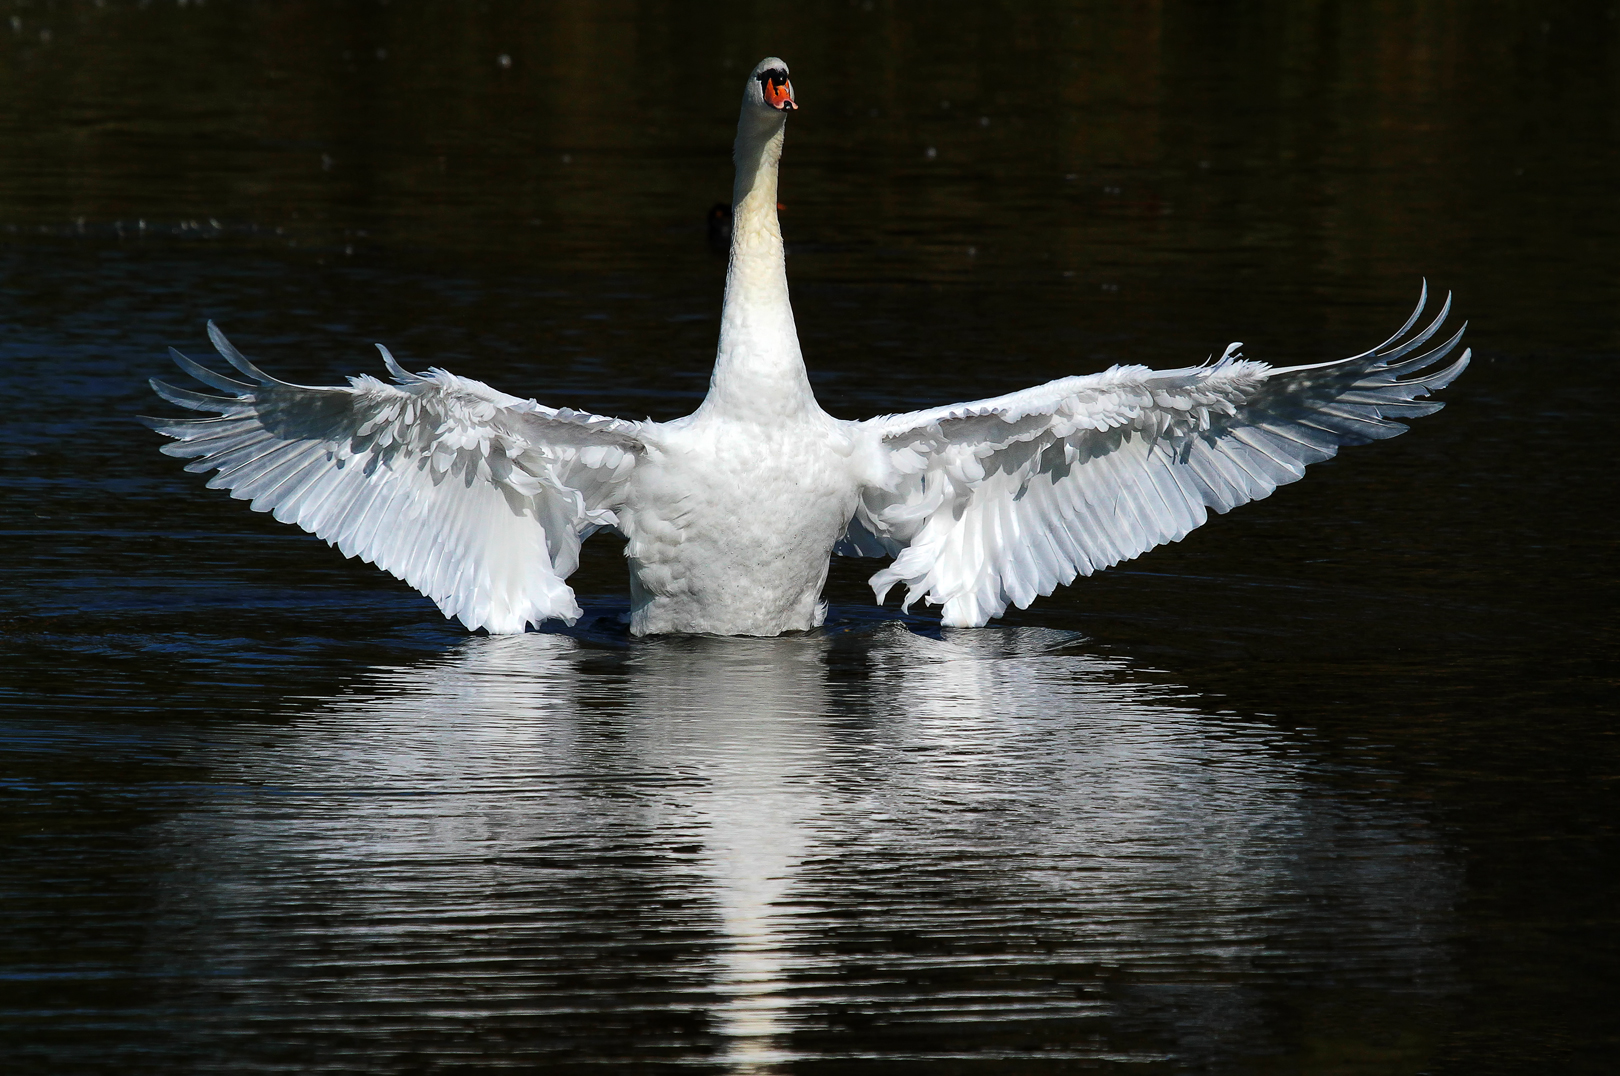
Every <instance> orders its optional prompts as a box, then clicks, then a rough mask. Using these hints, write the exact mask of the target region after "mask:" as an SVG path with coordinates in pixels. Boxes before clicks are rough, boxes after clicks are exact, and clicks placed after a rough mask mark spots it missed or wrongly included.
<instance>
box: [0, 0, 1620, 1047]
mask: <svg viewBox="0 0 1620 1076" xmlns="http://www.w3.org/2000/svg"><path fill="white" fill-rule="evenodd" d="M0 17H3V18H4V20H6V21H4V22H0V391H3V393H4V399H5V401H6V407H5V412H4V417H3V418H0V424H3V431H4V438H3V441H0V461H3V462H0V489H3V498H0V551H3V556H0V705H3V708H4V716H3V718H0V805H3V807H0V1058H3V1060H4V1064H5V1067H6V1069H7V1071H8V1072H9V1071H17V1072H25V1071H53V1072H91V1071H106V1072H118V1073H130V1072H157V1073H172V1072H185V1071H225V1070H229V1071H296V1072H312V1071H322V1072H343V1071H356V1072H358V1071H367V1072H430V1071H432V1072H439V1071H478V1070H483V1069H498V1068H524V1067H530V1068H533V1067H540V1068H543V1069H544V1070H546V1071H570V1070H572V1069H574V1068H579V1069H585V1068H593V1069H598V1070H600V1069H603V1068H607V1069H611V1070H614V1071H619V1070H623V1071H632V1070H639V1069H645V1070H653V1069H657V1068H660V1067H664V1066H668V1067H681V1068H683V1069H689V1070H698V1071H711V1070H712V1071H733V1072H764V1071H782V1072H790V1071H791V1072H804V1073H810V1072H841V1071H857V1070H859V1071H881V1072H886V1073H887V1072H897V1073H900V1072H917V1073H957V1072H959V1073H979V1072H1006V1073H1014V1072H1016V1073H1034V1072H1067V1071H1131V1072H1138V1071H1142V1072H1182V1071H1188V1072H1199V1071H1208V1072H1275V1073H1295V1072H1298V1073H1420V1072H1433V1073H1457V1074H1470V1076H1472V1074H1479V1073H1509V1072H1512V1073H1519V1072H1525V1073H1547V1072H1593V1073H1596V1072H1607V1071H1612V1066H1613V1064H1614V1061H1613V1058H1614V1056H1615V1053H1616V1049H1617V1047H1620V1041H1617V1040H1620V1032H1617V1028H1620V1021H1617V1020H1616V1019H1615V1017H1614V1012H1615V1010H1616V1005H1617V1002H1620V994H1617V992H1616V989H1615V981H1616V980H1615V969H1616V966H1617V961H1620V944H1617V931H1616V918H1617V912H1616V908H1617V907H1620V885H1617V883H1616V881H1615V879H1616V877H1620V871H1616V869H1615V868H1616V851H1617V849H1616V839H1615V817H1616V814H1615V811H1616V807H1617V802H1616V791H1617V783H1620V758H1617V754H1620V752H1617V749H1616V736H1615V732H1614V707H1613V693H1612V683H1613V677H1612V668H1611V665H1610V660H1611V659H1610V655H1611V654H1612V653H1613V651H1614V647H1615V641H1616V640H1615V618H1614V616H1613V613H1612V609H1613V605H1614V601H1615V585H1614V581H1613V572H1612V570H1611V564H1612V559H1613V540H1612V537H1611V534H1612V529H1611V528H1612V524H1605V523H1604V522H1603V519H1605V518H1608V515H1609V513H1610V512H1612V507H1611V508H1610V509H1609V510H1607V511H1605V510H1604V508H1603V506H1604V505H1605V504H1609V505H1611V506H1612V504H1613V501H1614V494H1613V483H1612V480H1611V477H1610V475H1611V463H1610V460H1609V456H1610V455H1611V451H1610V448H1609V446H1610V445H1611V444H1612V443H1613V442H1614V439H1615V436H1616V432H1617V431H1616V429H1615V423H1614V420H1613V418H1612V413H1613V412H1612V407H1611V406H1610V405H1609V402H1608V396H1609V395H1610V394H1611V393H1610V391H1609V389H1608V385H1607V381H1608V378H1609V377H1610V375H1611V371H1612V370H1613V369H1614V360H1615V358H1616V356H1617V354H1620V302H1617V300H1620V262H1617V258H1616V254H1615V251H1616V249H1617V245H1616V241H1617V238H1620V236H1617V217H1620V208H1617V206H1620V199H1617V198H1616V197H1615V195H1616V192H1617V191H1620V157H1617V145H1620V137H1617V136H1620V19H1617V10H1616V5H1615V4H1614V3H1613V0H1603V2H1591V3H1582V2H1573V0H1572V2H1553V0H1547V2H1541V3H1532V2H1523V3H1507V2H1504V3H1463V2H1460V0H1453V2H1438V0H1437V2H1425V0H1407V2H1397V0H1377V2H1369V3H1362V4H1340V3H1332V2H1327V0H1322V2H1306V0H1302V2H1298V3H1283V2H1272V3H1265V2H1254V3H1207V4H1205V3H1200V4H1193V3H1155V2H1141V3H1121V4H1104V3H1073V4H1061V3H1017V4H1014V3H1005V4H983V5H968V4H928V5H923V4H904V3H882V2H874V3H867V2H864V0H862V2H856V3H848V2H840V3H813V2H800V3H793V4H778V5H743V4H734V5H724V4H715V5H697V4H656V3H647V4H634V3H620V4H615V3H601V4H590V5H585V4H556V5H520V4H509V3H483V4H416V3H405V2H402V0H396V2H394V3H380V2H370V3H318V4H317V3H226V2H221V0H210V2H208V3H201V2H198V0H192V2H191V3H189V4H185V3H175V2H172V0H154V2H151V3H145V2H142V3H130V2H123V0H108V2H106V3H65V2H55V3H51V2H47V0H33V2H31V3H27V2H16V3H7V4H6V5H5V6H4V9H3V15H0ZM771 53H775V54H778V55H781V56H783V57H784V58H786V59H787V60H788V61H789V62H790V64H791V65H792V68H793V73H794V82H795V86H796V88H797V90H798V93H799V99H800V102H801V104H802V106H803V107H802V110H801V111H800V112H799V113H797V114H795V115H794V117H793V119H792V121H791V124H790V131H789V141H788V153H787V157H786V161H785V165H784V173H783V185H782V198H783V201H784V204H785V207H786V208H785V210H784V212H783V227H784V230H785V232H786V235H787V238H788V242H789V248H790V260H789V274H790V278H791V282H792V286H793V289H794V301H795V307H796V311H797V314H798V321H799V326H800V331H801V335H802V337H803V340H804V345H805V351H806V355H807V357H808V360H809V362H810V365H811V367H812V376H813V378H814V380H815V384H816V387H817V391H818V392H819V393H820V394H821V396H822V398H823V400H824V402H825V404H826V406H827V407H828V408H829V409H830V410H832V411H833V412H834V413H835V414H839V415H844V416H849V417H856V416H862V415H866V414H871V413H876V412H881V411H892V410H899V409H903V408H909V407H914V406H920V405H923V404H929V403H940V402H947V401H952V400H960V399H972V398H976V397H981V396H987V395H991V394H994V393H998V392H1002V391H1005V390H1008V389H1012V388H1016V387H1020V386H1023V385H1026V384H1031V383H1034V382H1038V381H1042V380H1046V379H1048V378H1052V377H1056V376H1060V375H1064V374H1070V373H1080V372H1088V371H1091V370H1095V369H1100V368H1102V367H1105V366H1107V365H1109V364H1111V363H1115V362H1142V363H1148V364H1150V365H1157V366H1167V365H1184V364H1187V363H1188V362H1193V361H1198V360H1200V359H1202V358H1203V357H1204V356H1206V355H1208V354H1210V353H1211V352H1218V351H1219V350H1220V349H1221V348H1222V347H1224V346H1225V344H1226V343H1227V342H1228V341H1230V340H1243V341H1245V343H1246V351H1247V353H1248V354H1249V355H1250V356H1252V357H1255V358H1261V359H1267V360H1272V361H1276V362H1293V361H1312V360H1316V359H1322V358H1329V357H1334V356H1338V355H1342V354H1348V353H1350V352H1352V351H1357V350H1360V349H1361V348H1363V347H1365V346H1368V345H1370V344H1372V343H1374V342H1375V341H1377V340H1379V339H1382V338H1383V336H1384V335H1387V333H1388V332H1389V331H1390V330H1391V329H1393V328H1394V326H1395V325H1397V324H1399V323H1400V321H1401V320H1402V319H1403V318H1404V316H1405V314H1406V312H1407V310H1408V309H1409V307H1410V304H1411V303H1412V301H1413V300H1414V299H1415V297H1416V293H1417V290H1418V286H1419V281H1420V280H1421V279H1422V278H1423V277H1425V276H1426V277H1427V278H1428V279H1429V281H1430V282H1431V285H1432V286H1433V287H1436V288H1438V289H1440V290H1441V291H1444V290H1448V289H1449V290H1454V291H1455V293H1456V296H1457V309H1458V311H1459V313H1460V314H1461V315H1462V316H1463V317H1466V318H1469V319H1471V320H1472V329H1471V330H1470V336H1469V340H1470V342H1471V343H1472V345H1473V346H1474V347H1475V349H1476V359H1475V364H1474V366H1473V368H1472V369H1471V370H1470V371H1469V372H1468V373H1467V374H1466V375H1465V376H1464V377H1463V378H1462V379H1461V380H1460V381H1458V382H1457V383H1456V384H1455V385H1454V386H1452V387H1451V388H1450V389H1449V390H1447V393H1446V398H1447V400H1448V401H1449V403H1450V406H1449V407H1448V408H1447V409H1446V410H1445V411H1444V412H1442V413H1440V414H1439V415H1436V416H1434V417H1432V418H1428V419H1424V420H1422V421H1421V422H1419V423H1418V424H1417V426H1416V428H1415V429H1414V430H1413V431H1412V432H1411V433H1410V434H1409V435H1407V436H1403V437H1401V438H1399V439H1397V440H1395V441H1392V442H1386V443H1383V444H1379V445H1375V446H1370V447H1367V448H1362V449H1355V450H1350V451H1347V452H1346V453H1345V454H1344V455H1343V456H1341V457H1340V458H1339V459H1338V460H1335V461H1333V462H1331V463H1329V464H1326V465H1322V466H1319V467H1317V468H1314V469H1313V471H1312V473H1311V474H1310V475H1309V476H1308V477H1307V479H1306V480H1305V481H1304V482H1302V483H1300V484H1299V485H1297V486H1290V487H1286V488H1285V489H1283V490H1281V491H1279V492H1278V494H1277V495H1276V496H1274V497H1272V498H1271V499H1269V500H1266V501H1264V502H1261V503H1259V504H1255V505H1250V506H1247V507H1245V508H1243V509H1240V510H1238V511H1236V512H1234V513H1233V514H1232V515H1231V516H1230V517H1223V518H1219V519H1216V520H1214V521H1212V523H1211V524H1210V525H1209V526H1208V527H1206V528H1205V529H1203V530H1200V531H1198V532H1196V533H1195V534H1194V535H1192V536H1191V537H1190V538H1189V539H1187V540H1186V541H1184V542H1182V543H1180V544H1179V545H1176V546H1172V547H1168V548H1165V549H1161V550H1158V551H1156V552H1154V553H1152V554H1150V555H1149V556H1147V557H1144V558H1143V559H1141V560H1139V561H1137V562H1134V563H1132V564H1129V565H1126V566H1123V567H1122V568H1120V569H1116V570H1113V571H1110V572H1107V573H1104V574H1103V575H1100V576H1098V577H1096V578H1093V579H1091V580H1087V581H1083V582H1082V583H1081V584H1080V585H1077V586H1075V587H1072V588H1069V589H1066V590H1064V591H1062V592H1061V593H1059V594H1057V595H1054V596H1052V597H1051V598H1048V599H1044V600H1042V601H1041V602H1039V603H1037V604H1036V605H1035V606H1034V607H1033V608H1032V609H1030V610H1028V611H1026V612H1022V613H1016V614H1015V615H1013V616H1009V617H1007V618H1006V619H1005V620H1004V621H1002V622H1001V626H998V627H995V628H991V629H985V630H983V631H979V632H941V631H939V629H938V628H937V625H936V624H934V623H933V622H931V621H930V619H929V618H928V617H927V616H926V615H924V616H918V617H913V618H910V619H909V620H905V621H897V620H896V619H895V618H896V617H897V616H898V614H897V613H896V611H895V610H894V609H893V608H892V607H891V608H890V609H888V610H879V609H877V608H876V607H874V606H873V605H872V604H871V602H870V595H869V592H868V591H867V590H866V588H865V583H864V579H865V576H866V575H867V574H869V573H870V572H871V571H872V570H873V569H874V567H875V565H874V564H873V562H857V561H842V562H839V563H837V564H835V566H834V573H833V577H832V580H831V582H830V584H829V597H830V598H831V599H832V601H833V604H834V617H833V621H832V623H831V625H830V629H829V630H828V631H827V632H825V633H821V634H816V635H813V636H809V637H801V638H791V639H781V640H765V641H760V640H754V641H742V640H702V639H685V640H682V639H663V640H653V641H646V642H636V643H631V642H629V641H628V640H626V639H625V638H624V637H623V636H622V634H621V633H620V632H619V631H618V630H616V629H615V628H613V627H612V626H611V624H612V616H613V614H615V613H616V612H618V611H621V610H622V609H624V608H625V606H626V598H625V590H626V585H625V579H624V569H623V563H622V559H621V558H620V556H619V553H618V550H617V549H616V548H615V546H614V545H613V543H612V542H610V541H602V540H598V541H594V542H593V543H591V545H589V546H587V556H586V559H585V563H584V565H583V567H582V569H581V571H580V573H579V575H577V576H576V577H575V579H574V582H575V584H576V589H577V590H578V591H579V593H580V594H581V596H582V600H584V601H585V602H586V603H587V605H588V606H589V608H590V611H591V614H592V615H591V616H590V617H588V618H587V620H586V621H585V622H582V625H581V630H579V631H576V632H573V633H571V634H567V635H557V634H531V635H527V636H523V637H518V638H505V639H491V638H484V637H469V636H467V635H465V634H464V633H462V632H461V631H460V630H459V629H458V628H457V627H456V626H454V625H452V624H448V623H446V622H445V621H444V620H443V619H442V618H441V617H440V616H439V614H438V613H437V611H436V610H435V609H434V608H433V607H432V606H431V604H429V603H428V602H427V601H426V600H425V599H422V598H420V597H418V596H416V595H415V594H414V593H413V592H411V591H409V590H408V589H406V588H405V587H403V586H402V585H400V584H397V583H395V582H394V581H393V580H391V579H389V578H387V577H385V576H382V575H381V574H380V573H378V572H376V571H374V570H373V569H371V568H369V567H366V566H364V565H357V564H353V563H349V562H345V561H343V560H342V559H341V558H340V557H339V556H338V555H337V554H336V553H334V552H332V551H330V550H328V549H326V548H325V547H324V546H323V545H321V544H320V543H319V542H317V541H315V540H313V539H310V538H308V537H305V536H302V535H300V534H298V533H297V532H295V531H293V530H291V529H289V528H286V527H282V526H279V525H277V524H275V523H273V522H271V521H269V520H268V519H266V518H265V517H262V516H257V515H254V514H253V513H251V512H249V511H248V510H247V509H246V507H245V506H243V505H242V504H240V503H238V502H234V501H230V500H229V499H227V498H225V497H223V496H221V495H219V494H217V493H210V492H208V491H205V490H204V489H202V483H201V480H200V479H198V478H196V477H195V476H190V475H186V474H185V473H184V472H182V471H181V469H180V467H179V465H178V463H177V461H174V460H172V459H169V458H166V457H163V456H160V455H159V454H158V453H157V451H156V448H157V438H156V437H155V436H154V435H152V434H151V433H150V432H149V431H146V430H145V429H144V428H142V427H141V426H139V425H138V424H137V423H136V422H135V421H134V416H136V415H137V414H140V413H143V412H144V413H150V412H152V411H155V410H161V409H162V405H161V404H160V403H159V402H158V401H156V400H154V399H153V398H152V397H151V396H150V394H149V392H148V390H147V389H146V387H145V383H144V382H145V378H146V377H148V376H150V375H153V374H161V373H163V372H164V369H165V366H166V362H165V360H164V358H163V350H164V348H165V347H166V346H168V345H171V344H173V345H177V346H179V347H181V348H182V349H183V350H187V351H190V352H191V353H193V354H199V353H201V352H204V351H206V344H205V341H204V337H203V330H202V325H203V321H204V319H206V318H210V317H211V318H214V319H216V320H217V321H219V322H220V323H221V324H222V325H223V326H224V327H225V328H226V329H227V331H228V332H230V333H231V334H232V335H233V338H234V339H235V340H236V341H237V343H238V344H239V345H240V346H242V347H243V349H244V350H246V351H247V352H248V353H249V354H250V355H252V356H254V357H255V358H256V359H258V360H259V361H261V362H262V363H263V364H264V365H266V366H267V367H268V368H270V369H271V370H272V371H274V372H276V373H278V374H280V375H281V376H283V377H286V378H289V379H291V380H305V381H312V382H331V381H334V380H336V379H338V378H340V377H342V376H343V375H346V374H349V373H355V372H359V371H361V370H367V371H371V372H380V371H379V370H378V363H377V360H376V358H375V355H374V353H372V352H371V351H370V349H369V343H370V342H371V341H382V342H385V343H387V344H388V345H389V346H390V347H391V348H393V350H394V351H395V353H396V354H398V355H400V356H401V357H402V358H403V359H405V360H406V361H407V365H410V364H415V365H417V366H426V365H429V364H432V365H443V366H446V367H449V368H451V369H453V370H455V371H456V372H458V373H461V374H464V375H467V376H472V377H477V378H481V379H483V380H486V381H488V382H490V383H491V384H494V385H496V386H497V387H500V388H502V389H505V390H507V391H510V392H514V393H517V394H520V395H530V394H532V395H535V396H537V397H538V398H540V399H542V400H543V401H545V402H548V403H552V404H557V405H561V404H568V405H573V406H577V407H584V408H589V409H592V410H596V411H600V412H604V413H609V414H622V415H629V416H641V415H652V416H653V417H656V418H669V417H673V416H675V415H678V414H681V413H683V412H684V411H686V410H688V409H690V408H691V407H692V406H693V404H694V403H695V401H696V400H697V399H698V398H699V397H700V395H701V392H702V390H703V388H704V387H705V384H706V379H707V375H708V362H709V359H710V357H711V356H712V348H713V342H714V336H715V331H716V328H717V314H718V309H719V301H720V285H721V281H722V278H723V274H724V258H723V256H721V255H718V254H716V253H715V252H714V251H713V250H712V249H711V248H710V245H709V243H708V241H707V238H706V235H705V230H704V224H703V219H704V213H705V211H706V210H707V208H708V207H709V206H710V205H711V204H712V203H714V202H715V201H719V200H723V199H724V198H725V197H726V196H727V194H728V192H729V186H730V166H729V161H728V152H729V141H730V136H731V130H732V126H733V124H734V122H735V115H736V102H737V98H738V93H739V87H740V84H741V79H742V76H743V74H744V73H745V72H746V71H747V70H748V69H749V67H751V66H752V64H753V63H754V62H755V61H756V60H757V59H758V58H759V57H761V56H763V55H767V54H771ZM502 57H504V58H505V59H504V60H503V59H502ZM598 618H600V622H598Z"/></svg>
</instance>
